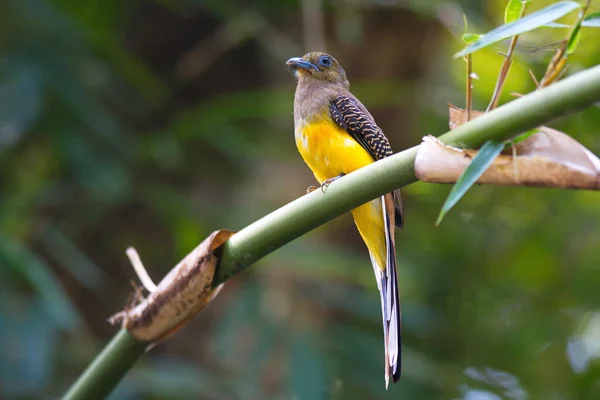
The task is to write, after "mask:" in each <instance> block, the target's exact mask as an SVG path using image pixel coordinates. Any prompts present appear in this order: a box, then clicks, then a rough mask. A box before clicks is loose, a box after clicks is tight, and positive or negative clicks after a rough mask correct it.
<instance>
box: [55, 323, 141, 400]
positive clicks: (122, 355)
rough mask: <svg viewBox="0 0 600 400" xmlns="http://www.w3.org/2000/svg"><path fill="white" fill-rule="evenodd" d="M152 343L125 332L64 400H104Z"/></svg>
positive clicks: (70, 389)
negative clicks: (144, 341)
mask: <svg viewBox="0 0 600 400" xmlns="http://www.w3.org/2000/svg"><path fill="white" fill-rule="evenodd" d="M147 346H148V343H141V342H138V341H137V340H135V339H134V338H133V337H132V336H131V335H130V334H129V332H127V330H126V329H121V330H120V331H119V332H118V333H117V334H116V335H115V336H114V337H113V338H112V340H111V341H110V342H109V343H108V344H107V345H106V347H104V349H103V350H102V351H101V352H100V354H98V355H97V356H96V358H95V359H94V361H93V362H92V363H91V364H90V365H89V366H88V367H87V369H86V370H85V371H83V373H82V374H81V375H80V376H79V378H78V379H77V381H76V382H75V383H74V384H73V385H72V386H71V387H70V388H69V391H68V392H67V393H65V395H64V396H63V399H64V400H73V399H90V400H91V399H103V398H105V397H106V396H108V395H109V394H110V392H112V390H113V389H114V387H115V386H117V383H119V382H120V381H121V379H123V376H125V374H126V373H127V371H129V370H130V369H131V367H132V366H133V364H135V362H136V361H137V360H138V358H140V356H141V355H142V353H143V352H144V350H145V349H146V347H147Z"/></svg>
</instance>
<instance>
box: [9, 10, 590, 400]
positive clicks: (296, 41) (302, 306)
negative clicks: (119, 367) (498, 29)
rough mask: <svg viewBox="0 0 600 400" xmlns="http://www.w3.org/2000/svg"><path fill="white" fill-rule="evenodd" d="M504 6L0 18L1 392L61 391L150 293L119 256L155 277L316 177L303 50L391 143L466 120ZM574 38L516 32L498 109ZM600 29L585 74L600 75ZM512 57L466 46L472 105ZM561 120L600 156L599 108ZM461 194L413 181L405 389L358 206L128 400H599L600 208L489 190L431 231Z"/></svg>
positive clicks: (583, 195) (122, 394)
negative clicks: (131, 253) (296, 66)
mask: <svg viewBox="0 0 600 400" xmlns="http://www.w3.org/2000/svg"><path fill="white" fill-rule="evenodd" d="M549 3H550V2H549V1H537V0H534V1H533V2H532V4H531V6H530V9H531V10H535V9H538V8H541V7H543V6H545V5H547V4H549ZM504 6H505V1H504V0H493V1H470V0H461V1H451V0H450V1H425V0H421V1H410V0H396V1H394V0H379V1H377V0H336V1H321V0H300V1H297V0H286V1H275V0H261V1H257V2H243V1H236V0H220V1H206V0H205V1H201V0H155V1H150V0H131V1H122V0H87V1H69V0H3V1H2V2H0V397H1V398H7V399H8V398H15V399H17V398H19V399H30V398H31V399H33V398H56V397H58V396H60V394H61V393H63V392H64V390H65V389H66V388H67V387H68V386H69V384H70V383H72V382H73V380H74V379H75V378H76V377H77V376H78V374H79V373H80V372H81V371H82V370H83V369H84V368H85V366H86V365H87V364H88V363H89V362H90V361H91V360H92V359H93V357H94V356H95V355H96V354H97V353H98V352H99V351H100V350H101V349H102V347H103V346H104V345H105V344H106V343H107V341H108V340H109V339H110V338H111V337H112V335H113V334H114V333H115V332H116V331H117V329H116V328H115V327H112V326H110V325H109V324H108V323H107V322H106V319H107V318H108V317H109V316H110V315H111V314H113V313H114V312H116V311H118V310H120V309H121V308H122V307H123V306H124V305H125V304H126V302H127V300H128V298H129V296H130V294H131V293H132V286H131V282H132V281H135V280H136V278H135V276H134V273H133V271H132V268H131V266H130V265H129V262H128V260H127V258H126V256H125V253H124V250H125V249H126V247H127V246H134V247H136V248H137V249H138V251H139V252H140V254H141V257H142V259H143V261H144V262H145V264H146V267H147V268H148V269H149V271H150V274H151V275H152V276H153V277H154V278H155V280H157V281H158V280H159V279H160V278H161V277H162V276H163V275H164V274H165V273H166V272H167V271H168V270H169V269H170V268H171V266H173V265H174V264H176V263H177V262H178V261H179V260H180V259H181V258H182V257H183V256H184V255H186V254H187V253H188V252H189V251H190V250H191V249H193V248H194V247H195V246H196V245H197V244H198V243H199V242H200V241H201V240H203V238H204V237H206V236H207V235H208V234H209V233H210V232H211V231H213V230H215V229H219V228H230V229H241V228H243V227H244V226H246V225H247V224H248V223H250V222H252V221H254V220H256V219H258V218H260V217H261V216H263V215H265V214H266V213H268V212H270V211H272V210H274V209H276V208H278V207H280V206H282V205H284V204H285V203H287V202H289V201H291V200H293V199H295V198H297V197H299V196H302V195H303V194H304V193H305V190H306V188H307V187H308V186H309V185H311V184H313V183H314V180H313V177H312V176H311V173H310V171H309V170H308V168H307V167H306V166H305V165H304V164H303V162H302V160H301V158H300V156H299V155H298V154H297V152H296V149H295V144H294V140H293V118H292V103H293V93H294V89H295V82H294V80H293V78H292V77H291V76H289V74H288V72H287V71H286V68H285V61H286V60H287V59H288V58H290V57H292V56H299V55H302V54H304V53H305V52H306V51H309V50H327V51H328V52H331V53H332V54H333V55H334V56H335V57H336V58H337V59H338V60H339V61H340V62H341V63H342V65H343V66H344V67H345V69H346V71H347V73H348V76H349V78H350V80H351V82H352V90H353V92H354V93H355V94H356V95H357V96H358V97H359V98H360V99H361V100H362V101H363V102H364V103H365V104H366V105H367V107H369V109H370V110H371V112H372V114H373V115H374V116H375V118H376V119H377V121H378V124H379V125H380V126H381V127H382V128H383V130H384V131H385V132H386V134H387V136H388V137H389V139H390V141H391V143H392V146H393V147H394V149H395V150H396V151H399V150H402V149H404V148H407V147H409V146H413V145H415V144H418V143H419V142H420V139H421V137H423V136H424V135H426V134H434V135H439V134H441V133H443V132H445V131H446V130H447V129H448V117H447V113H448V103H449V102H452V103H453V104H456V105H457V106H461V107H464V85H465V63H464V61H463V60H460V59H459V60H455V59H453V58H452V54H453V53H454V52H455V51H457V50H458V49H459V48H461V46H462V44H461V41H460V34H461V33H462V32H463V21H462V14H463V13H466V15H467V18H468V21H469V31H471V32H475V33H481V32H485V31H487V30H489V29H491V28H493V27H495V26H497V25H499V24H501V23H502V22H503V9H504ZM591 11H600V4H599V2H597V1H594V2H592V7H591ZM573 18H574V15H571V16H570V17H568V18H565V19H563V20H561V22H566V23H569V22H572V20H573ZM566 32H567V31H566V30H564V29H562V30H561V29H551V28H542V29H539V30H537V31H535V32H534V33H530V34H526V35H524V36H523V37H522V38H521V40H520V42H519V47H518V50H517V53H516V62H515V64H514V66H513V69H512V71H511V75H510V77H509V80H508V84H507V88H506V90H505V94H504V96H503V97H502V101H503V102H506V101H509V100H511V99H512V98H513V97H512V96H511V95H510V93H511V92H518V93H526V92H528V91H530V90H533V89H534V85H533V82H532V80H531V79H530V77H529V75H528V72H527V71H528V69H531V70H532V71H533V72H534V73H535V74H536V76H537V77H538V78H539V77H541V76H542V74H543V71H544V69H545V65H546V63H547V62H548V61H549V59H550V57H551V56H552V54H553V52H552V51H553V48H555V43H556V41H557V40H560V39H561V38H563V37H564V36H565V35H566ZM599 32H600V31H598V30H596V31H594V30H590V31H589V32H588V30H585V31H584V35H583V37H582V40H581V43H580V47H579V49H578V51H577V53H576V54H575V55H574V56H573V57H572V58H571V59H570V64H571V67H570V69H569V73H574V72H576V71H578V70H581V69H583V68H586V67H589V66H592V65H595V64H598V62H599V61H600V50H599V48H598V37H599V36H598V33H599ZM505 49H506V44H499V45H498V46H493V47H491V48H489V49H487V50H484V51H481V52H478V53H476V54H475V56H474V61H473V63H474V71H475V72H476V73H477V75H478V77H479V80H476V81H475V88H474V90H475V99H474V104H475V107H476V108H478V109H483V108H485V106H486V105H487V102H488V101H489V98H490V96H491V93H492V90H493V86H494V83H495V77H496V74H497V71H498V68H499V66H500V63H501V61H502V57H501V56H500V55H498V54H497V51H502V50H505ZM552 126H554V127H556V128H558V129H561V130H563V131H565V132H567V133H569V134H571V135H573V136H574V137H575V138H576V139H578V140H579V141H581V142H582V143H583V144H584V145H586V146H587V147H588V148H589V149H590V150H592V151H593V152H595V153H596V154H598V153H600V142H599V141H598V140H597V138H598V134H599V133H600V110H599V109H598V108H597V107H596V108H590V109H588V110H587V111H585V112H582V113H579V114H577V115H574V116H572V117H569V118H567V119H564V120H561V121H560V122H558V123H556V124H553V125H552ZM449 189H450V187H449V186H444V185H430V184H423V183H417V184H413V185H411V186H409V187H406V188H405V189H404V190H403V193H404V203H405V211H406V225H405V229H404V230H403V231H402V232H400V233H399V234H397V241H398V259H399V271H398V274H399V279H400V287H401V298H402V307H403V309H402V311H403V323H404V343H405V347H404V379H403V380H402V381H401V383H400V384H399V385H395V386H393V387H391V388H390V390H389V391H387V392H386V391H385V389H384V379H383V342H382V330H381V322H380V306H379V295H378V293H377V289H376V285H375V282H374V279H373V277H372V270H371V267H370V262H369V258H368V255H367V252H366V249H365V247H364V245H363V243H362V242H361V240H360V238H359V236H358V234H357V232H356V230H355V228H354V225H353V222H352V220H351V218H350V216H349V215H344V216H341V217H339V218H337V219H336V220H334V221H331V222H330V223H328V224H326V225H324V226H322V227H321V228H319V229H316V230H315V231H313V232H311V233H309V234H307V235H305V236H303V237H301V238H299V239H297V240H296V241H294V242H293V243H291V244H289V245H287V246H285V247H284V248H282V249H280V250H277V251H276V252H275V253H273V254H272V255H270V256H268V257H267V258H265V259H264V260H261V261H260V262H258V263H257V264H256V265H255V266H253V267H252V268H249V269H248V270H246V271H244V272H243V273H242V274H240V275H238V276H236V277H235V279H233V280H231V281H229V282H228V283H227V285H226V286H225V289H224V290H223V291H222V292H221V294H220V295H219V296H218V297H217V299H216V301H214V303H213V304H212V305H211V306H210V307H209V308H208V309H207V310H206V311H205V312H203V313H202V314H201V315H200V316H199V317H198V318H197V319H195V320H194V321H193V323H191V324H190V325H189V326H188V327H187V328H186V329H184V330H182V331H180V332H179V333H178V334H177V335H176V336H175V337H173V338H172V339H171V340H169V341H167V342H165V343H163V344H161V345H159V346H158V347H156V348H155V349H154V350H153V351H152V352H151V353H150V354H148V355H147V356H145V357H143V358H142V359H141V360H140V361H139V362H138V364H137V365H136V367H135V368H134V369H133V370H132V371H131V372H130V373H129V374H128V375H127V377H126V378H125V379H124V381H123V382H122V383H121V384H120V385H119V387H118V389H117V391H116V392H114V394H113V397H112V398H114V399H143V398H144V399H188V398H202V399H302V400H304V399H328V398H336V399H374V398H390V399H391V398H403V399H468V400H496V399H512V400H521V399H556V400H559V399H561V400H562V399H595V398H600V363H599V361H598V357H600V312H599V306H600V290H599V287H600V286H599V285H600V223H599V222H600V205H599V204H600V194H598V193H593V192H585V191H580V192H577V191H565V190H551V189H518V188H500V187H475V188H473V189H472V190H471V191H470V192H469V193H468V194H467V195H466V196H465V198H464V199H463V200H461V202H460V203H459V204H458V206H457V207H456V208H455V209H453V210H452V211H451V212H450V214H449V215H448V216H447V217H446V219H445V220H444V221H443V223H442V224H441V225H440V226H439V227H437V228H436V227H434V221H435V220H436V217H437V214H438V212H439V209H440V207H441V205H442V203H443V201H444V199H445V196H446V195H447V193H448V191H449Z"/></svg>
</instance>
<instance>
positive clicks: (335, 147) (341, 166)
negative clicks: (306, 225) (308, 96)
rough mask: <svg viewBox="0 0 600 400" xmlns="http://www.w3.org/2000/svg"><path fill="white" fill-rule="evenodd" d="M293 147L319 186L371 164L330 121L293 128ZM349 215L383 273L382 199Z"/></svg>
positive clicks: (365, 153) (353, 143)
mask: <svg viewBox="0 0 600 400" xmlns="http://www.w3.org/2000/svg"><path fill="white" fill-rule="evenodd" d="M296 146H297V147H298V150H299V151H300V154H301V155H302V158H303V159H304V161H305V162H306V164H308V167H309V168H310V169H311V170H312V172H313V174H314V175H315V178H317V181H319V183H322V182H323V181H324V180H326V179H329V178H333V177H336V176H338V175H340V174H342V173H344V174H349V173H351V172H353V171H355V170H357V169H359V168H362V167H364V166H365V165H369V164H371V163H373V162H374V160H373V157H371V155H370V154H369V153H368V152H367V151H366V150H365V149H364V148H363V147H362V146H361V145H360V144H359V143H358V142H357V141H356V140H354V139H353V138H352V137H351V136H350V135H349V134H348V133H347V132H346V131H345V130H344V129H342V128H340V127H339V126H338V125H337V124H336V123H335V122H334V121H333V120H331V121H319V122H312V123H310V124H299V126H296ZM352 216H353V217H354V222H355V223H356V226H357V227H358V231H359V233H360V235H361V236H362V238H363V240H364V241H365V243H366V245H367V248H368V249H369V252H370V253H371V255H372V256H373V257H374V258H375V260H376V261H377V264H378V266H379V268H381V269H382V270H384V269H385V264H386V244H385V231H384V225H383V223H384V221H383V212H382V209H381V199H376V200H373V201H371V202H369V203H367V204H364V205H362V206H360V207H357V208H355V209H354V210H352Z"/></svg>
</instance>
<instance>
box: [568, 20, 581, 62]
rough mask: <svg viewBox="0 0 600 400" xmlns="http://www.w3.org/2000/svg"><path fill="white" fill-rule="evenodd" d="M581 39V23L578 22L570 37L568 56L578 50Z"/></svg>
mask: <svg viewBox="0 0 600 400" xmlns="http://www.w3.org/2000/svg"><path fill="white" fill-rule="evenodd" d="M579 39H581V22H578V23H577V25H575V28H573V31H572V32H571V36H569V41H568V42H567V55H571V54H573V53H574V52H575V49H577V45H578V44H579Z"/></svg>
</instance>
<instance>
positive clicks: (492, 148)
mask: <svg viewBox="0 0 600 400" xmlns="http://www.w3.org/2000/svg"><path fill="white" fill-rule="evenodd" d="M503 148H504V143H498V142H494V141H488V142H486V143H485V144H484V145H483V146H482V147H481V149H479V152H478V153H477V155H476V156H475V157H474V158H473V160H472V161H471V163H470V164H469V166H468V167H467V168H466V169H465V172H463V174H462V175H461V176H460V178H458V180H457V181H456V183H455V184H454V186H453V187H452V190H451V191H450V193H449V194H448V197H447V198H446V201H445V202H444V205H443V206H442V209H441V211H440V215H439V216H438V219H437V221H436V222H435V224H436V225H439V224H440V222H442V219H444V216H445V215H446V213H448V211H450V209H451V208H452V207H454V206H455V205H456V203H458V201H459V200H460V199H461V198H462V197H463V196H464V195H465V193H467V190H469V189H470V188H471V186H473V184H474V183H475V182H476V181H477V179H479V177H480V176H481V175H483V173H484V172H485V170H486V169H488V167H489V166H490V164H491V163H492V162H493V161H494V160H495V159H496V157H498V154H500V152H501V151H502V149H503Z"/></svg>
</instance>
